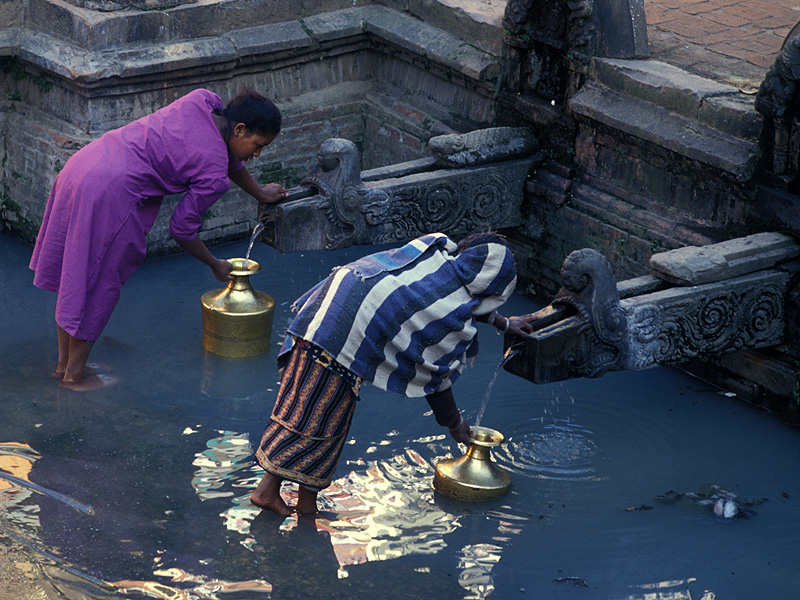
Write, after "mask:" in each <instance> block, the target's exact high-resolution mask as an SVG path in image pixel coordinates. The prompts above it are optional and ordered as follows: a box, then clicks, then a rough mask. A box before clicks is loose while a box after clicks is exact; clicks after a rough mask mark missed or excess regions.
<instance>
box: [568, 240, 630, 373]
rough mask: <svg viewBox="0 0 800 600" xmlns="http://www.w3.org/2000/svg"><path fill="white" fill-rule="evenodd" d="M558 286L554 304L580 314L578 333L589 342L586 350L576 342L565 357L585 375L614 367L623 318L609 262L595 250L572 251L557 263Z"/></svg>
mask: <svg viewBox="0 0 800 600" xmlns="http://www.w3.org/2000/svg"><path fill="white" fill-rule="evenodd" d="M561 282H562V286H563V287H562V288H561V290H560V291H559V292H558V294H557V295H556V297H555V298H554V299H553V304H554V305H559V304H567V305H569V306H571V307H572V308H574V309H575V310H577V312H578V313H579V314H580V315H581V317H583V319H584V324H583V326H582V327H581V328H580V335H581V336H582V337H584V338H585V340H586V341H589V342H590V348H591V351H590V352H588V353H587V352H584V350H585V345H584V344H581V345H580V346H579V348H580V351H579V352H575V353H574V354H573V355H572V356H571V357H570V358H569V361H570V363H571V364H572V368H573V369H575V370H576V371H578V372H581V373H584V374H585V375H584V376H585V377H598V376H600V375H603V374H604V373H606V372H607V371H609V370H611V369H613V368H614V366H615V365H616V364H617V363H619V361H620V359H621V357H622V356H623V355H624V354H625V351H626V348H625V346H624V342H625V335H626V330H627V322H626V319H625V315H624V314H623V312H622V309H621V308H620V304H619V293H618V292H617V282H616V279H615V278H614V273H613V271H612V268H611V264H610V263H609V262H608V259H606V257H605V256H603V255H602V254H600V253H599V252H597V251H595V250H591V249H589V248H584V249H583V250H576V251H574V252H572V253H571V254H570V255H569V256H568V257H567V259H566V260H565V261H564V264H563V266H562V267H561Z"/></svg>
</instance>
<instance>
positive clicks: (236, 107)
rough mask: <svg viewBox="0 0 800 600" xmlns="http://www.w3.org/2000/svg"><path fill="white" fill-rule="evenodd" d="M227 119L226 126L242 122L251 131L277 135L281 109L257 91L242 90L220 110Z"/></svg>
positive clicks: (279, 129)
mask: <svg viewBox="0 0 800 600" xmlns="http://www.w3.org/2000/svg"><path fill="white" fill-rule="evenodd" d="M222 116H223V117H225V118H226V119H227V120H228V127H231V128H232V127H233V126H235V125H236V124H237V123H244V125H245V127H247V129H248V130H249V131H251V132H253V133H258V134H260V135H278V134H279V133H280V131H281V111H280V110H279V109H278V107H277V106H275V104H273V103H272V101H271V100H268V99H267V98H265V97H264V96H262V95H261V94H259V93H258V92H255V91H253V90H250V89H247V90H242V91H241V92H240V93H239V94H238V95H237V96H236V97H235V98H234V99H233V100H231V101H230V102H228V106H226V107H225V110H223V111H222Z"/></svg>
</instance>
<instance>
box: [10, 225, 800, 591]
mask: <svg viewBox="0 0 800 600" xmlns="http://www.w3.org/2000/svg"><path fill="white" fill-rule="evenodd" d="M376 249H378V248H375V247H356V248H349V249H346V250H340V251H335V252H327V253H325V252H309V253H304V254H292V255H281V254H279V253H277V252H275V251H274V250H272V249H271V248H268V247H266V246H264V245H263V244H257V245H256V246H255V247H253V249H252V255H251V258H252V259H254V260H256V261H258V262H259V263H260V264H261V267H262V271H261V272H260V273H258V274H256V275H254V276H253V277H252V278H251V281H252V283H253V285H254V287H255V288H256V289H259V290H261V291H264V292H267V293H269V294H270V295H272V296H273V297H274V298H275V300H276V303H277V308H276V315H275V321H274V327H273V339H272V344H273V350H272V351H270V352H269V353H268V354H267V355H265V356H261V357H256V358H252V359H245V360H232V359H223V358H219V357H216V356H214V355H210V354H208V353H205V352H204V351H203V350H202V347H201V333H202V332H201V316H200V297H201V296H202V294H203V293H205V292H207V291H209V290H211V289H217V288H219V287H221V284H220V283H219V282H217V281H216V280H215V279H214V278H213V277H212V276H211V273H210V271H209V270H208V269H207V268H206V267H204V266H203V265H201V264H200V263H198V262H197V261H195V260H194V259H192V258H190V257H188V256H186V255H178V256H173V257H167V258H161V259H156V260H149V261H146V262H145V264H144V265H143V266H142V268H141V269H139V270H138V271H137V272H136V273H135V274H134V275H133V277H132V278H131V280H130V281H129V283H128V284H127V285H126V286H125V289H124V290H123V293H122V298H121V300H120V302H119V305H118V307H117V309H116V311H115V313H114V315H113V316H112V319H111V322H110V323H109V325H108V327H107V328H106V331H105V332H104V334H103V336H102V337H101V338H100V340H99V341H98V342H97V344H96V346H95V348H94V350H93V352H92V356H91V359H90V360H91V361H93V362H96V363H98V364H99V365H101V366H102V367H103V368H104V369H105V370H106V372H107V373H108V374H109V375H111V376H113V377H115V378H117V380H118V382H117V383H116V385H114V386H110V387H107V388H104V389H102V390H99V391H94V392H91V393H80V392H75V391H71V390H67V389H63V388H61V387H59V385H58V383H57V382H56V381H55V380H53V379H51V378H50V377H49V373H50V371H51V370H52V368H53V367H54V365H55V361H56V345H55V330H54V325H53V321H52V319H53V309H54V305H55V297H54V296H53V295H52V294H49V293H46V292H43V291H41V290H37V289H36V288H34V287H33V285H32V283H31V281H32V274H31V273H30V271H28V269H27V263H28V259H29V257H30V252H31V248H30V247H29V246H26V245H24V244H21V243H19V242H17V241H16V240H13V239H10V238H7V237H0V255H2V256H3V257H4V261H3V265H2V267H0V292H1V293H0V314H2V315H3V317H2V319H0V349H2V356H3V360H2V361H0V395H1V396H0V397H2V403H3V408H2V410H3V418H2V419H0V469H2V470H3V472H6V473H10V474H11V475H13V476H14V477H16V478H18V479H22V480H24V481H30V482H32V483H34V484H35V485H36V486H38V487H39V488H43V489H45V490H50V491H52V492H54V494H47V493H42V492H41V491H37V490H36V489H34V488H33V487H32V486H30V487H28V486H25V485H21V484H18V483H17V484H15V483H13V482H8V481H5V480H2V479H0V545H4V547H5V548H6V550H5V552H6V558H8V559H9V560H10V559H14V560H17V561H21V563H25V564H27V565H29V567H26V569H27V570H26V571H25V573H27V575H25V576H24V577H22V579H20V578H19V572H18V571H17V580H16V584H18V585H23V584H24V585H26V586H28V587H29V588H30V589H34V588H39V589H44V590H46V591H47V593H49V594H51V596H50V597H59V596H58V594H61V596H60V597H67V598H107V597H109V598H110V597H117V598H118V597H127V598H148V597H149V598H170V599H172V598H176V599H177V598H185V599H194V598H198V599H199V598H203V599H205V598H220V599H233V598H247V599H259V598H275V599H277V598H319V599H322V598H352V599H359V598H364V599H375V598H384V599H387V600H391V599H395V598H396V599H401V598H402V599H412V598H425V599H427V598H434V597H435V598H442V599H448V600H450V599H453V600H456V599H462V598H464V599H468V598H498V599H509V598H532V599H533V598H536V599H540V598H547V599H559V598H564V599H573V598H580V599H586V600H623V599H625V600H628V599H637V600H638V599H642V600H643V599H645V598H647V599H678V598H692V599H695V600H697V599H705V600H711V599H715V598H718V599H722V598H725V599H730V598H793V597H796V596H797V592H796V590H797V589H798V587H799V586H800V575H799V574H798V571H797V568H796V564H795V557H796V556H797V555H798V553H800V522H799V520H798V519H797V518H796V517H797V514H798V499H800V475H799V474H798V473H800V469H798V466H800V432H799V431H798V430H796V429H792V428H789V427H786V426H784V425H783V424H781V423H780V422H779V421H778V420H777V419H775V418H774V417H772V416H770V415H768V414H767V413H766V412H764V411H763V410H761V409H759V408H755V407H751V406H749V405H747V404H744V403H742V402H741V401H739V400H738V399H736V398H735V397H730V396H728V395H726V394H724V393H722V392H721V391H720V390H718V389H716V388H713V387H711V386H709V385H707V384H705V383H703V382H702V381H699V380H697V379H694V378H692V377H689V376H688V375H686V374H684V373H683V372H681V371H679V370H677V369H673V368H657V369H651V370H647V371H642V372H635V373H634V372H631V373H612V374H609V375H606V376H604V377H602V378H600V379H595V380H585V379H582V380H575V381H570V382H564V383H557V384H551V385H542V386H535V385H533V384H531V383H529V382H526V381H524V380H522V379H519V378H517V377H515V376H512V375H510V374H508V373H506V372H505V371H501V372H500V373H499V375H498V377H497V379H496V382H495V384H494V387H493V389H492V393H491V396H490V398H489V400H488V402H487V404H486V408H485V414H484V415H483V416H482V424H484V425H486V426H488V427H492V428H494V429H497V430H499V431H501V432H502V433H503V434H504V435H505V437H506V439H507V442H506V443H505V444H504V445H503V446H502V447H500V448H496V449H495V450H494V451H493V456H494V458H495V460H496V462H497V463H498V464H499V465H501V466H502V467H504V468H506V469H507V470H509V471H510V472H511V474H512V477H513V486H512V490H511V492H510V493H509V494H508V495H506V496H505V497H503V498H500V499H498V500H495V501H492V502H488V503H480V504H460V503H456V502H453V501H450V500H448V499H446V498H443V497H441V496H439V495H438V494H435V493H434V492H433V490H432V487H431V483H432V478H433V469H434V465H435V463H436V461H438V460H440V459H441V458H443V457H450V456H454V455H458V454H460V450H459V448H458V446H457V445H456V444H455V443H454V442H452V441H451V440H450V439H449V437H447V436H445V435H444V432H443V430H442V429H441V428H440V427H438V426H437V425H436V423H435V421H434V419H433V417H432V416H431V415H430V414H429V412H428V409H427V404H426V403H425V401H424V400H420V399H406V398H401V397H397V396H392V395H390V394H387V393H384V392H381V391H379V390H376V389H373V388H370V387H367V388H366V389H365V390H364V391H363V393H362V399H361V402H360V403H359V406H358V408H357V411H356V416H355V420H354V424H353V428H352V430H351V435H350V439H349V441H348V443H347V445H346V446H345V450H344V453H343V457H342V461H341V463H340V466H339V469H338V471H337V474H336V480H335V482H334V484H333V485H332V486H331V488H329V489H328V490H326V492H325V493H324V494H323V495H322V496H321V498H320V504H321V505H322V507H323V508H324V512H323V514H322V516H321V517H320V518H319V519H318V520H317V521H316V523H315V524H310V523H297V522H296V521H295V520H294V519H293V518H288V519H284V518H282V517H278V516H276V515H265V514H260V513H259V511H258V510H256V509H255V508H253V507H251V506H250V505H249V503H248V501H247V498H248V496H249V493H250V491H251V490H252V488H253V487H254V486H255V485H256V483H257V481H258V479H259V478H260V476H261V471H260V470H259V469H258V468H256V467H254V466H253V464H252V458H251V457H252V451H253V448H254V447H255V445H256V444H257V442H258V440H259V438H260V435H261V430H262V427H263V425H264V420H265V418H266V416H267V414H268V411H269V410H270V409H271V407H272V403H273V402H274V398H275V392H276V389H277V378H278V375H277V369H276V366H275V354H276V350H277V346H278V345H279V344H280V341H281V332H282V330H283V328H284V327H285V326H286V324H287V323H288V321H289V319H290V312H289V304H290V303H291V302H292V301H293V300H294V299H295V298H296V297H297V296H298V295H300V293H302V292H303V291H305V290H306V289H307V288H308V287H310V286H312V285H313V284H315V283H316V282H317V281H318V280H319V279H321V278H323V277H324V276H326V275H327V273H328V272H329V271H330V269H331V268H332V267H333V266H335V265H337V264H340V263H344V262H347V261H350V260H353V259H355V258H358V257H359V256H362V255H363V254H366V253H368V252H371V251H373V250H376ZM246 251H247V241H246V240H245V241H243V242H241V243H236V244H232V245H228V246H223V247H219V248H215V252H216V253H217V255H219V256H221V257H225V258H233V257H240V256H243V255H244V253H245V252H246ZM535 308H537V306H536V305H535V304H534V303H533V302H532V301H531V300H530V299H527V298H525V297H523V296H520V295H515V296H514V297H513V298H512V299H511V301H510V302H509V310H508V311H507V312H508V313H509V314H514V313H516V314H521V313H526V312H530V311H532V310H534V309H535ZM479 327H480V328H481V330H480V342H481V351H480V353H479V356H478V361H477V363H476V366H475V367H474V368H471V369H469V370H467V371H466V372H465V374H464V375H463V376H462V378H461V380H460V381H459V382H458V383H457V384H456V387H455V394H456V398H457V401H458V403H459V406H460V407H461V408H462V410H463V412H464V416H465V418H467V420H468V422H471V423H472V422H474V421H475V418H476V416H477V413H478V410H479V407H480V405H481V402H482V400H483V399H484V394H485V392H486V389H487V386H488V385H489V382H490V379H491V377H492V375H493V374H494V372H495V369H496V368H497V365H498V364H499V362H500V360H501V358H502V339H501V337H499V336H497V335H495V333H494V331H493V330H492V328H490V327H488V326H479ZM720 491H727V492H730V493H732V494H736V499H737V502H739V503H740V505H741V506H742V508H743V509H745V508H746V509H747V511H748V512H749V518H736V519H727V520H726V519H722V518H719V517H717V516H715V515H714V513H713V511H712V509H711V507H710V506H708V505H704V504H703V503H702V502H700V501H701V500H703V499H707V498H710V497H712V496H713V495H714V494H718V493H720ZM286 493H287V495H289V496H291V494H292V493H293V491H292V490H291V489H288V490H287V491H286ZM82 507H83V508H85V507H91V511H88V510H81V508H82ZM3 572H4V571H0V573H3ZM6 589H10V588H8V587H7V588H6ZM2 594H3V592H0V598H3V596H2ZM114 594H116V595H114ZM4 600H5V599H4Z"/></svg>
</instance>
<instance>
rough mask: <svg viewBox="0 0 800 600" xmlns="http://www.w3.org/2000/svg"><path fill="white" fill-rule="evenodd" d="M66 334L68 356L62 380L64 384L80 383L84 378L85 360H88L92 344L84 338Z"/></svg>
mask: <svg viewBox="0 0 800 600" xmlns="http://www.w3.org/2000/svg"><path fill="white" fill-rule="evenodd" d="M67 335H69V357H68V359H67V370H66V372H65V373H64V379H63V381H64V383H66V384H71V383H80V382H82V381H83V380H84V379H86V361H87V360H89V353H90V352H91V351H92V345H91V344H90V343H89V342H87V341H86V340H79V339H78V338H76V337H73V336H71V335H70V334H67Z"/></svg>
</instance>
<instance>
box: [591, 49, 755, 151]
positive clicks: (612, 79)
mask: <svg viewBox="0 0 800 600" xmlns="http://www.w3.org/2000/svg"><path fill="white" fill-rule="evenodd" d="M590 77H591V79H593V80H594V81H596V82H597V83H599V84H602V85H603V86H605V87H607V88H610V89H612V90H614V91H616V92H619V93H621V94H624V95H628V96H632V97H634V98H639V99H641V100H644V101H646V102H650V103H652V104H655V105H657V106H660V107H662V108H664V109H666V110H668V111H671V112H674V113H676V114H678V115H681V116H684V117H687V118H689V119H693V120H696V121H699V122H700V123H703V124H705V125H707V126H709V127H712V128H714V129H716V130H718V131H721V132H724V133H726V134H728V135H731V136H734V137H737V138H742V139H746V140H750V141H756V140H757V139H758V136H759V134H760V132H761V115H760V114H759V113H757V112H756V110H755V107H754V105H753V101H754V96H752V95H747V94H744V93H742V92H741V91H740V90H739V89H737V88H735V87H733V86H730V85H725V84H722V83H718V82H716V81H712V80H711V79H705V78H703V77H699V76H697V75H693V74H691V73H688V72H687V71H684V70H682V69H680V68H678V67H675V66H672V65H669V64H666V63H663V62H658V61H654V60H615V59H603V58H595V59H593V60H592V64H591V68H590Z"/></svg>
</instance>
